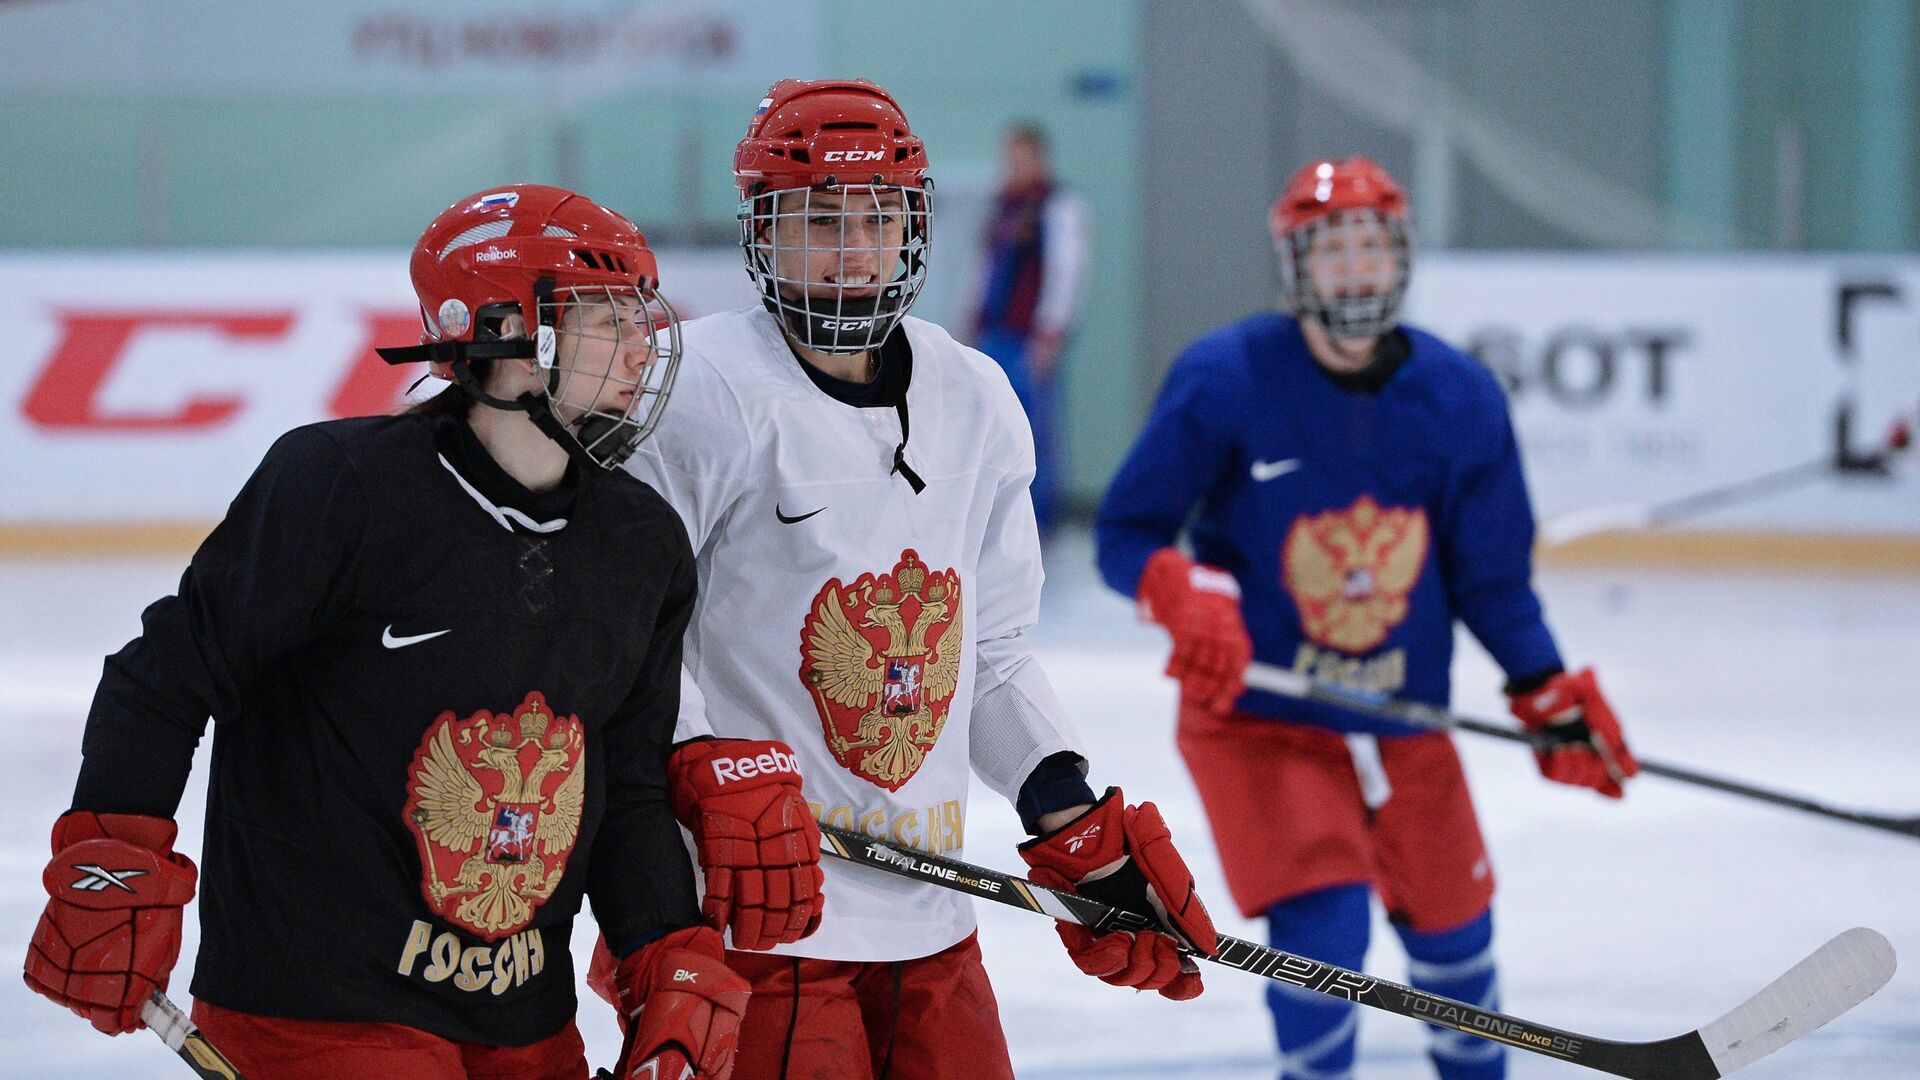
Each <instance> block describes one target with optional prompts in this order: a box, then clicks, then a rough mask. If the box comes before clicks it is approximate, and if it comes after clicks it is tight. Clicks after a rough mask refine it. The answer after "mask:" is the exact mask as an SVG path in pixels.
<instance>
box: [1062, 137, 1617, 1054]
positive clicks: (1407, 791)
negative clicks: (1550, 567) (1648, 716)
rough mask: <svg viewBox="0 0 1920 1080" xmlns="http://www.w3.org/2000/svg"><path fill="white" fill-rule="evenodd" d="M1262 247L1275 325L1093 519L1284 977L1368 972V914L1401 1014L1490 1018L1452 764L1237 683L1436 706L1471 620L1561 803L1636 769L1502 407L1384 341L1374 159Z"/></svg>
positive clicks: (1401, 338) (1280, 1031)
mask: <svg viewBox="0 0 1920 1080" xmlns="http://www.w3.org/2000/svg"><path fill="white" fill-rule="evenodd" d="M1270 225H1271V227H1272V229H1273V233H1274V241H1275V244H1276V247H1277V249H1278V254H1279V263H1280V277H1281V285H1282V304H1283V306H1284V307H1285V308H1286V309H1287V313H1285V314H1282V313H1278V312H1273V313H1266V314H1260V315H1255V316H1253V317H1251V318H1247V319H1243V320H1241V321H1239V322H1236V323H1233V324H1231V325H1228V326H1226V327H1223V328H1221V329H1219V330H1216V331H1214V332H1212V333H1210V334H1207V335H1206V336H1204V337H1202V338H1200V339H1199V340H1198V341H1196V342H1194V343H1193V344H1192V345H1191V346H1190V347H1188V349H1187V350H1186V352H1185V353H1183V354H1182V355H1181V356H1180V357H1179V359H1178V360H1176V361H1175V362H1174V365H1173V368H1172V370H1171V371H1170V372H1169V373H1168V375H1167V380H1166V384H1165V386H1164V387H1163V389H1162V390H1161V393H1160V398H1159V401H1158V402H1157V403H1156V405H1155V407H1154V410H1153V413H1152V416H1151V417H1150V418H1149V420H1148V422H1147V426H1146V429H1145V430H1144V431H1143V432H1142V433H1141V435H1140V438H1139V440H1138V441H1137V442H1136V443H1135V444H1134V446H1133V449H1132V451H1131V452H1130V453H1129V455H1128V457H1127V459H1126V461H1125V463H1124V464H1123V465H1122V466H1121V468H1120V471H1119V474H1118V475H1117V476H1116V477H1115V478H1114V481H1113V485H1112V487H1111V488H1110V489H1109V491H1108V492H1107V495H1106V499H1105V501H1104V503H1103V504H1102V506H1101V509H1100V517H1099V524H1098V541H1099V560H1100V570H1101V573H1102V575H1103V576H1104V577H1105V578H1106V580H1107V583H1108V584H1110V585H1112V586H1113V587H1114V588H1115V589H1118V590H1120V591H1121V592H1123V593H1125V594H1127V595H1128V596H1132V597H1135V598H1136V599H1137V600H1138V601H1139V603H1140V606H1141V610H1142V613H1143V615H1145V617H1147V618H1150V619H1152V620H1153V621H1155V622H1157V623H1159V624H1161V625H1162V626H1164V627H1166V629H1167V630H1168V631H1169V633H1170V634H1171V635H1172V638H1173V653H1172V658H1171V660H1170V661H1169V664H1168V674H1170V675H1173V676H1175V677H1176V678H1178V679H1179V680H1180V684H1181V705H1180V716H1179V726H1178V743H1179V746H1180V751H1181V754H1182V756H1183V757H1184V758H1185V760H1186V762H1187V766H1188V768H1189V769H1190V770H1191V771H1192V773H1193V778H1194V783H1195V785H1196V786H1197V787H1198V788H1199V791H1200V794H1201V798H1202V801H1203V803H1204V804H1205V806H1206V811H1207V816H1208V818H1209V819H1210V822H1211V824H1212V827H1213V833H1214V840H1215V843H1216V845H1217V846H1218V848H1219V851H1220V858H1221V863H1222V865H1223V867H1224V869H1225V871H1226V877H1227V883H1228V885H1229V886H1230V887H1231V889H1232V891H1233V894H1234V899H1235V901H1236V902H1237V903H1238V904H1239V905H1240V908H1241V910H1242V912H1243V913H1245V914H1246V915H1247V916H1249V917H1257V916H1262V915H1264V916H1265V917H1266V919H1267V921H1268V926H1269V931H1270V935H1271V940H1272V942H1273V944H1274V945H1275V946H1277V947H1279V948H1283V949H1287V950H1289V951H1293V952H1298V953H1302V954H1305V955H1308V956H1312V957H1315V958H1317V959H1320V960H1324V961H1328V962H1331V963H1336V964H1341V965H1344V966H1346V967H1350V968H1358V967H1360V965H1361V963H1362V960H1363V958H1364V956H1365V954H1366V949H1367V937H1368V905H1369V899H1368V897H1369V893H1370V891H1377V892H1378V893H1379V895H1380V898H1381V901H1382V903H1383V904H1384V906H1385V908H1386V911H1387V914H1388V916H1389V918H1390V919H1391V921H1392V924H1393V926H1394V927H1395V929H1396V930H1397V931H1398V934H1399V937H1400V940H1401V942H1402V944H1403V945H1404V946H1405V948H1406V951H1407V954H1408V957H1409V979H1410V981H1411V982H1412V983H1413V985H1415V986H1417V987H1420V988H1422V989H1425V990H1428V991H1431V992H1433V993H1437V994H1443V995H1446V996H1448V997H1452V998H1457V999H1460V1000H1464V1001H1469V1002H1474V1003H1476V1004H1479V1005H1482V1006H1485V1007H1488V1008H1494V1007H1497V1003H1498V991H1497V987H1496V981H1495V971H1494V962H1493V957H1492V952H1491V942H1492V937H1493V919H1492V913H1491V907H1490V903H1491V900H1492V896H1493V874H1492V872H1491V870H1490V868H1489V865H1488V861H1487V854H1486V850H1485V847H1484V845H1483V843H1482V841H1481V836H1480V830H1479V825H1478V823H1477V822H1476V820H1475V817H1474V811H1473V805H1472V802H1471V800H1470V798H1469V796H1468V793H1467V786H1466V780H1465V777H1464V776H1463V774H1462V772H1461V769H1460V763H1459V759H1458V757H1457V756H1456V754H1455V752H1454V748H1453V744H1452V741H1451V740H1450V738H1449V737H1448V736H1447V735H1445V734H1443V733H1437V732H1423V731H1416V730H1415V729H1411V728H1406V727H1402V726H1399V725H1394V724H1388V723H1383V722H1381V721H1378V720H1372V719H1369V718H1366V717H1362V716H1360V715H1357V714H1354V713H1350V712H1347V711H1344V710H1340V709H1336V708H1329V707H1326V706H1322V705H1318V704H1312V703H1308V702H1305V701H1298V700H1294V699H1290V698H1284V697H1279V696H1275V695H1272V694H1268V693H1264V692H1260V691H1246V690H1245V688H1244V685H1243V683H1242V681H1241V680H1242V676H1243V674H1244V672H1245V669H1246V664H1247V662H1248V660H1249V658H1251V657H1257V658H1259V659H1260V660H1261V661H1263V662H1266V663H1269V664H1277V665H1282V666H1285V667H1289V668H1292V669H1294V670H1296V671H1299V672H1302V673H1305V674H1308V675H1311V676H1313V677H1315V678H1317V679H1321V680H1325V681H1329V682H1334V683H1339V684H1342V685H1346V686H1349V687H1352V688H1355V689H1360V690H1366V691H1371V692H1378V693H1384V694H1390V695H1393V696H1396V697H1403V698H1409V699H1413V700H1416V701H1425V702H1431V703H1434V704H1445V702H1446V701H1447V695H1448V667H1449V663H1450V661H1451V659H1452V655H1453V623H1454V620H1456V619H1459V620H1461V621H1463V622H1465V623H1466V625H1467V627H1468V628H1469V629H1470V630H1472V631H1473V633H1474V636H1475V637H1477V638H1478V639H1479V640H1480V641H1481V643H1482V644H1484V645H1485V646H1486V647H1487V649H1488V651H1489V652H1491V653H1492V654H1493V657H1494V659H1495V660H1496V661H1498V662H1499V664H1500V666H1501V668H1502V669H1503V670H1504V671H1505V672H1506V674H1507V677H1508V679H1509V683H1508V686H1507V690H1508V693H1509V695H1510V697H1511V702H1512V707H1513V711H1514V714H1515V715H1516V716H1517V717H1519V718H1520V719H1521V720H1522V721H1523V722H1524V723H1526V724H1527V725H1528V726H1529V727H1531V728H1534V729H1551V731H1552V733H1553V734H1555V735H1558V736H1563V737H1564V741H1562V742H1561V743H1560V748H1559V749H1556V750H1554V751H1552V752H1550V753H1543V754H1541V755H1539V758H1540V767H1541V771H1542V772H1543V773H1544V774H1545V775H1546V776H1547V777H1548V778H1550V779H1553V780H1559V781H1562V782H1565V783H1571V784H1578V785H1583V786H1586V787H1591V788H1594V789H1595V790H1598V791H1601V792H1603V793H1605V794H1607V795H1610V796H1613V797H1618V796H1619V795H1620V794H1621V784H1622V782H1623V781H1624V780H1625V779H1626V778H1627V777H1630V776H1632V775H1633V774H1634V773H1635V772H1636V771H1637V768H1638V766H1637V765H1635V763H1634V760H1633V757H1632V755H1631V754H1630V753H1629V752H1628V750H1627V747H1626V744H1625V742H1624V741H1623V740H1622V738H1621V734H1620V725H1619V722H1618V721H1617V720H1616V719H1615V717H1614V715H1613V711H1612V709H1611V708H1609V707H1608V705H1607V702H1606V700H1605V699H1604V698H1603V697H1602V696H1601V694H1600V690H1599V687H1598V685H1597V684H1596V682H1595V681H1594V676H1593V672H1592V671H1591V670H1590V669H1589V670H1585V671H1581V672H1579V673H1577V674H1572V673H1568V672H1567V671H1566V670H1565V669H1564V667H1563V666H1562V663H1561V659H1560V654H1559V651H1558V650H1557V649H1556V647H1555V645H1554V641H1553V636H1552V634H1551V633H1550V632H1549V631H1548V629H1547V626H1546V623H1545V621H1544V620H1543V617H1542V613H1541V608H1540V602H1539V600H1538V599H1537V598H1536V597H1535V595H1534V593H1533V588H1532V583H1531V577H1532V558H1531V548H1532V545H1533V514H1532V509H1531V507H1530V506H1529V504H1528V500H1527V493H1526V489H1525V487H1524V485H1523V483H1522V479H1521V472H1520V457H1519V451H1518V447H1517V446H1516V444H1515V442H1514V436H1513V431H1512V427H1511V425H1510V423H1509V420H1508V417H1507V408H1506V400H1505V397H1504V395H1503V394H1502V392H1501V390H1500V387H1499V385H1498V384H1497V383H1496V382H1495V381H1494V379H1493V377H1492V375H1491V374H1489V372H1488V371H1487V370H1486V369H1485V368H1484V367H1482V366H1481V365H1480V364H1479V363H1477V362H1476V361H1475V360H1474V359H1473V358H1471V357H1469V356H1467V355H1465V354H1463V353H1461V352H1459V351H1457V350H1455V349H1454V348H1452V347H1450V346H1448V345H1447V344H1445V343H1444V342H1441V341H1440V340H1438V339H1436V338H1434V337H1432V336H1431V335H1429V334H1426V333H1423V332H1422V331H1420V330H1418V329H1415V328H1413V327H1407V326H1399V325H1397V323H1396V315H1397V310H1398V308H1399V306H1400V302H1401V300H1402V298H1403V297H1404V296H1405V293H1406V287H1407V280H1408V273H1409V270H1410V266H1411V259H1410V255H1411V247H1410V239H1409V236H1408V232H1407V221H1406V196H1405V193H1404V192H1403V191H1402V190H1401V188H1400V186H1399V185H1398V184H1396V183H1395V182H1394V180H1393V179H1392V177H1390V176H1388V175H1387V173H1386V172H1385V170H1383V169H1381V168H1380V167H1379V166H1378V165H1375V164H1374V163H1373V162H1371V161H1368V160H1366V159H1365V158H1359V157H1355V158H1349V159H1346V160H1344V161H1324V160H1323V161H1315V162H1312V163H1309V164H1308V165H1307V166H1306V167H1305V168H1303V169H1302V170H1301V171H1300V172H1299V173H1297V174H1296V175H1295V176H1294V178H1293V179H1292V181H1291V182H1290V184H1289V185H1288V188H1287V190H1286V192H1285V193H1284V194H1283V195H1282V196H1281V197H1280V199H1279V200H1278V201H1277V202H1276V203H1275V204H1274V208H1273V213H1272V216H1271V219H1270ZM1196 510H1197V514H1196ZM1183 529H1184V530H1185V531H1186V533H1187V535H1188V538H1189V540H1190V543H1191V547H1192V551H1193V555H1192V557H1189V556H1188V555H1186V554H1184V553H1182V551H1181V550H1180V549H1179V548H1177V547H1175V546H1174V544H1175V542H1176V540H1177V539H1178V538H1179V536H1180V534H1181V532H1182V531H1183ZM1268 1005H1269V1007H1270V1008H1271V1009H1272V1011H1273V1017H1274V1027H1275V1032H1276V1035H1277V1036H1278V1039H1279V1044H1280V1050H1281V1060H1282V1071H1281V1075H1282V1077H1283V1078H1286V1080H1336V1078H1344V1077H1347V1076H1348V1075H1350V1070H1351V1069H1352V1065H1353V1056H1354V1034H1355V1026H1356V1023H1357V1020H1358V1017H1357V1014H1356V1013H1355V1011H1354V1008H1353V1006H1351V1005H1347V1004H1343V1003H1341V1002H1339V1001H1337V1000H1334V999H1331V998H1327V997H1323V996H1320V995H1317V994H1311V993H1307V992H1305V991H1294V990H1292V989H1291V988H1288V987H1282V986H1277V985H1276V986H1274V987H1273V988H1271V989H1270V990H1269V991H1268ZM1431 1036H1432V1038H1431V1044H1430V1050H1431V1054H1432V1057H1433V1061H1434V1065H1435V1067H1436V1068H1437V1069H1438V1071H1439V1074H1440V1076H1441V1077H1442V1078H1443V1080H1493V1078H1497V1077H1500V1076H1503V1075H1504V1072H1505V1064H1504V1060H1503V1057H1502V1051H1501V1049H1500V1047H1499V1045H1498V1044H1497V1043H1492V1042H1487V1041H1485V1040H1481V1039H1476V1038H1474V1037H1472V1036H1468V1035H1464V1034H1460V1033H1457V1032H1448V1031H1444V1030H1442V1029H1440V1028H1437V1027H1436V1028H1433V1029H1431Z"/></svg>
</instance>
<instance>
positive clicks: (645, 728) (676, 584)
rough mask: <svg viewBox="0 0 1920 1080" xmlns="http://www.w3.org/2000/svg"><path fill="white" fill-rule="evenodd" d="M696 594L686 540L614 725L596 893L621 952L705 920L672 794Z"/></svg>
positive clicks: (597, 915) (590, 892) (599, 915)
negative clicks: (671, 769) (684, 648)
mask: <svg viewBox="0 0 1920 1080" xmlns="http://www.w3.org/2000/svg"><path fill="white" fill-rule="evenodd" d="M682 535H684V534H682ZM694 590H695V574H694V566H693V551H692V548H691V547H689V546H687V544H686V541H685V540H682V541H681V549H680V557H679V559H678V561H677V563H676V565H675V566H674V567H673V571H672V581H671V584H670V585H669V586H668V588H667V590H666V594H665V597H664V599H663V600H662V601H661V605H660V614H659V617H658V618H657V619H656V621H655V623H654V626H653V632H652V644H651V645H650V647H649V648H648V650H647V658H646V662H645V664H644V665H643V667H642V669H641V672H640V677H639V678H638V679H637V680H636V681H635V682H634V686H633V692H632V693H630V694H629V695H628V696H627V699H626V701H625V702H624V703H622V705H621V707H620V712H619V713H618V714H617V715H615V716H614V717H613V718H612V720H610V721H609V722H608V724H607V729H606V731H607V735H606V751H605V752H606V755H607V763H608V764H607V769H608V772H607V809H606V814H605V816H604V818H603V819H602V820H601V822H600V831H599V833H598V835H597V836H596V837H595V839H594V841H593V851H592V853H591V854H590V857H589V858H590V861H589V863H588V870H587V896H588V899H589V900H590V901H591V902H592V904H593V916H594V919H595V920H597V921H598V922H599V923H600V930H601V933H603V934H604V935H605V936H606V939H607V947H608V948H610V949H612V950H613V953H614V955H616V956H625V955H626V954H628V953H630V952H632V951H633V950H635V949H638V948H640V947H641V946H642V945H645V944H646V943H648V942H649V941H652V940H654V939H655V938H658V937H660V936H662V935H664V934H667V933H670V932H672V931H674V930H678V929H680V928H682V927H686V926H692V925H693V924H695V923H696V922H699V921H700V914H699V905H698V898H697V897H696V895H695V893H694V887H693V862H692V859H691V858H690V857H689V856H688V854H687V849H686V846H685V844H683V843H682V842H681V839H680V826H679V824H678V823H677V822H676V821H675V820H674V817H673V807H672V804H671V802H670V801H669V794H668V791H667V756H668V754H669V753H670V752H671V751H672V747H673V730H674V723H675V722H676V720H677V719H678V717H679V713H680V655H681V642H680V639H681V636H682V635H683V634H685V633H686V629H687V623H688V622H689V621H690V620H691V619H692V618H693V600H694Z"/></svg>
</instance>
